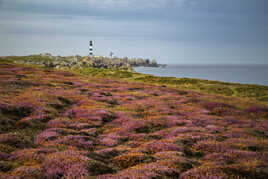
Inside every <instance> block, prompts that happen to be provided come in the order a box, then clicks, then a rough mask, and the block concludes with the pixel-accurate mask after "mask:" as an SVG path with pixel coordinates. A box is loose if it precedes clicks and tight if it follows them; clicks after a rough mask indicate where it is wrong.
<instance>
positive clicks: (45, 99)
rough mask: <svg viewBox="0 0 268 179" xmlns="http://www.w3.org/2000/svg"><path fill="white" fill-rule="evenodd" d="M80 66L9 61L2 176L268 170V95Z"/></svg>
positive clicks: (1, 94)
mask: <svg viewBox="0 0 268 179" xmlns="http://www.w3.org/2000/svg"><path fill="white" fill-rule="evenodd" d="M12 58H13V57H12ZM14 58H15V57H14ZM31 58H32V57H31ZM72 70H74V71H73V72H75V73H81V71H83V70H84V69H83V68H82V69H79V70H78V71H77V70H76V69H72ZM75 73H71V72H66V71H54V70H52V69H42V68H33V67H31V68H28V67H25V66H18V65H15V64H12V63H6V62H2V61H1V60H0V99H1V100H0V178H68V179H72V178H77V179H80V178H81V179H82V178H109V179H110V178H114V179H120V178H121V179H122V178H124V179H136V178H144V179H147V178H185V179H188V178H211V179H212V178H213V179H214V178H216V179H220V178H254V179H255V178H268V174H267V166H268V156H267V152H268V120H267V119H268V118H267V109H268V107H267V102H265V101H263V102H258V101H256V100H255V99H253V98H250V100H245V99H240V98H239V97H237V98H233V97H226V96H223V95H220V94H219V95H218V94H215V93H209V94H208V93H207V92H210V91H209V90H210V89H211V88H214V86H215V85H216V86H221V84H220V82H219V83H217V84H215V85H212V84H211V83H214V82H207V81H202V80H193V79H176V78H160V77H153V76H147V75H144V74H138V73H130V72H118V71H112V70H110V69H107V70H97V71H96V69H91V68H89V69H88V71H86V72H85V73H83V75H82V74H81V75H77V74H75ZM118 73H119V74H118ZM121 73H123V74H124V73H126V74H127V75H130V76H133V77H135V76H136V77H137V78H135V79H134V78H133V79H131V80H130V81H128V78H127V79H125V80H124V81H123V80H121V79H118V78H117V77H116V78H114V77H113V76H116V75H118V76H122V74H121ZM93 74H94V75H93ZM85 75H86V76H85ZM133 80H134V81H136V82H133ZM155 80H156V81H155ZM137 81H142V82H143V83H140V82H137ZM147 81H148V82H150V84H149V83H148V82H147ZM156 83H157V85H155V84H156ZM169 85H172V86H173V87H170V86H169ZM224 86H225V88H228V89H229V87H230V90H235V91H236V92H234V93H232V94H234V95H236V94H241V92H239V91H237V88H239V86H240V85H238V84H234V85H233V84H228V85H226V84H224ZM241 86H243V85H241ZM189 88H193V89H195V90H199V89H200V91H199V92H194V91H193V90H190V89H189ZM201 88H203V89H201ZM225 88H224V89H225ZM231 88H232V89H231ZM251 88H254V89H255V86H254V85H253V86H251ZM256 89H257V87H256ZM207 90H208V91H207ZM261 90H264V91H262V93H266V91H265V87H262V88H261ZM203 91H205V92H206V93H203ZM243 95H244V94H243ZM243 95H242V96H243ZM258 95H260V93H258ZM257 98H258V99H259V98H260V96H258V97H257ZM257 98H256V99H257Z"/></svg>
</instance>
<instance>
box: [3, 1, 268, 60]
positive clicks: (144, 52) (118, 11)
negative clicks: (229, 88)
mask: <svg viewBox="0 0 268 179" xmlns="http://www.w3.org/2000/svg"><path fill="white" fill-rule="evenodd" d="M267 19H268V0H45V1H44V0H0V56H7V55H29V54H39V53H44V52H48V53H52V54H53V55H61V56H67V55H76V54H78V55H81V56H85V55H88V53H89V41H90V40H93V42H94V49H93V50H94V54H95V55H102V56H108V55H109V53H110V52H113V53H114V54H115V55H116V56H118V57H125V56H127V57H130V58H132V57H142V58H149V59H155V60H157V62H159V63H167V64H169V63H191V64H206V63H214V64H218V63H234V64H236V63H238V64H268V20H267Z"/></svg>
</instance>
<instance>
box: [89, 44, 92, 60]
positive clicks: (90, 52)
mask: <svg viewBox="0 0 268 179" xmlns="http://www.w3.org/2000/svg"><path fill="white" fill-rule="evenodd" d="M89 56H90V57H92V56H93V41H92V40H90V41H89Z"/></svg>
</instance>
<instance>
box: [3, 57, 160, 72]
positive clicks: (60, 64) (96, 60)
mask: <svg viewBox="0 0 268 179" xmlns="http://www.w3.org/2000/svg"><path fill="white" fill-rule="evenodd" d="M8 58H11V59H12V60H13V61H15V62H16V63H22V64H29V65H38V66H41V67H50V68H56V69H70V68H71V69H73V68H82V67H93V68H102V69H120V70H126V71H134V70H133V68H132V67H139V66H144V67H164V66H165V65H162V64H158V63H157V62H156V60H149V59H143V58H127V57H125V58H117V57H112V58H110V57H103V56H92V57H89V56H85V57H82V56H79V55H76V56H67V57H62V56H52V55H51V54H49V53H43V54H39V55H30V56H24V57H18V58H17V57H15V56H10V57H8ZM16 58H17V60H16Z"/></svg>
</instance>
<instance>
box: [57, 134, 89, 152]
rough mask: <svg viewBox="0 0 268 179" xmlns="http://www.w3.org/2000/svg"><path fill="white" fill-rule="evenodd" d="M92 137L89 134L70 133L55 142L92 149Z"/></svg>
mask: <svg viewBox="0 0 268 179" xmlns="http://www.w3.org/2000/svg"><path fill="white" fill-rule="evenodd" d="M90 139H91V138H90V137H87V136H80V135H68V136H64V137H63V138H61V139H58V140H56V141H55V143H59V144H65V145H69V146H74V147H77V148H84V149H87V150H91V149H92V147H93V141H91V140H90Z"/></svg>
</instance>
